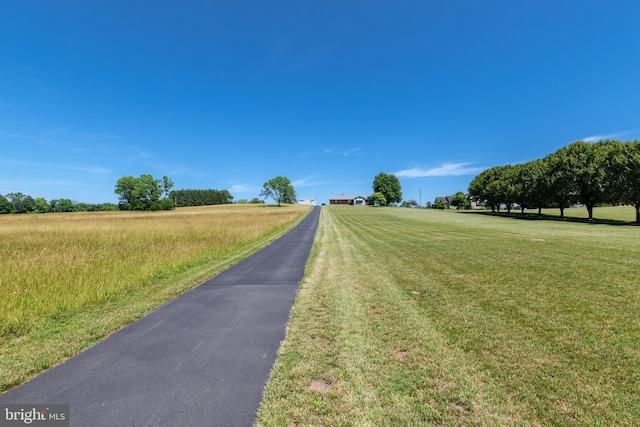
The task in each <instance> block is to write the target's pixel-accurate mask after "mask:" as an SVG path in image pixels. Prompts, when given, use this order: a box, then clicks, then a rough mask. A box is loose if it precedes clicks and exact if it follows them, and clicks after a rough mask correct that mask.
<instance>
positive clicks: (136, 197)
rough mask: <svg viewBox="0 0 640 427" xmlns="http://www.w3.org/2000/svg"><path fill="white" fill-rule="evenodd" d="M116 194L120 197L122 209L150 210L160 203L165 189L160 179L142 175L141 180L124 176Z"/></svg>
mask: <svg viewBox="0 0 640 427" xmlns="http://www.w3.org/2000/svg"><path fill="white" fill-rule="evenodd" d="M114 192H115V193H116V194H117V195H118V196H119V197H120V201H119V203H118V205H119V206H120V209H122V210H149V209H150V208H151V206H152V205H153V204H154V203H158V202H159V200H160V196H162V193H163V189H162V187H161V185H160V180H159V179H155V178H154V177H153V176H151V175H149V174H142V175H140V177H139V178H134V177H132V176H123V177H122V178H120V179H119V180H118V182H117V183H116V189H115V190H114Z"/></svg>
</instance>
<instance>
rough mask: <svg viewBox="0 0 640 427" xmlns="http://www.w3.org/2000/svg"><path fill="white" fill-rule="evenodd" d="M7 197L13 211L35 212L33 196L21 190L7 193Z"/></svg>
mask: <svg viewBox="0 0 640 427" xmlns="http://www.w3.org/2000/svg"><path fill="white" fill-rule="evenodd" d="M6 197H7V199H9V203H10V206H11V213H27V212H33V204H34V203H35V201H34V200H33V197H31V196H27V195H25V194H22V193H20V192H18V193H9V194H7V196H6Z"/></svg>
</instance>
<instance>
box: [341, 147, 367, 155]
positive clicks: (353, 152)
mask: <svg viewBox="0 0 640 427" xmlns="http://www.w3.org/2000/svg"><path fill="white" fill-rule="evenodd" d="M361 150H362V147H358V148H352V149H351V150H347V151H345V152H344V153H342V155H343V156H345V157H346V156H350V155H352V154H353V155H356V156H359V155H360V151H361Z"/></svg>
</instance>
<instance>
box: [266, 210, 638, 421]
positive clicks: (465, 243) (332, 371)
mask: <svg viewBox="0 0 640 427" xmlns="http://www.w3.org/2000/svg"><path fill="white" fill-rule="evenodd" d="M603 215H605V216H606V213H605V211H603ZM613 215H614V216H616V215H617V213H614V214H613ZM638 233H640V229H638V228H637V227H634V226H621V227H611V226H610V225H607V224H584V223H572V222H559V221H513V219H511V218H501V217H490V216H486V215H465V214H461V213H458V212H440V211H431V210H410V209H393V208H380V209H376V208H361V209H358V208H348V207H347V208H335V207H331V208H323V211H322V216H321V223H320V228H319V230H318V234H317V237H316V242H315V245H314V249H313V252H312V258H311V260H310V263H309V264H308V270H307V272H306V276H305V279H304V281H303V284H302V286H301V289H300V292H299V294H298V297H297V300H296V304H295V306H294V309H293V311H292V315H291V321H290V324H289V327H288V332H287V339H286V340H285V341H284V343H283V345H282V348H281V349H280V353H279V358H278V361H277V363H276V365H275V366H274V369H273V372H272V378H271V381H270V382H269V383H268V385H267V388H266V390H265V395H264V399H263V402H262V405H261V408H260V412H259V414H258V424H259V425H263V426H276V425H278V426H280V425H440V424H444V425H449V424H452V425H514V424H516V425H635V424H637V423H638V422H639V421H640V411H639V410H638V409H637V408H639V407H640V396H639V395H638V393H637V384H638V379H639V378H638V374H637V373H638V372H640V317H639V316H640V315H639V314H638V313H640V299H639V298H638V296H640V287H639V286H638V285H637V279H636V276H637V274H636V273H637V271H636V270H637V259H638V256H639V255H640V239H638V237H640V236H638Z"/></svg>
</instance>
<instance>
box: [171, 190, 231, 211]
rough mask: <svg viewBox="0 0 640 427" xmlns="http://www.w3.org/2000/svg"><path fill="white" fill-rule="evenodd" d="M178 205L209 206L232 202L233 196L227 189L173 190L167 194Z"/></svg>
mask: <svg viewBox="0 0 640 427" xmlns="http://www.w3.org/2000/svg"><path fill="white" fill-rule="evenodd" d="M169 198H170V199H171V200H173V201H174V202H175V204H176V206H178V207H184V206H209V205H225V204H228V203H233V196H232V195H231V194H230V193H229V192H228V191H227V190H212V189H208V190H191V189H183V190H175V191H172V192H171V193H170V194H169Z"/></svg>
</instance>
